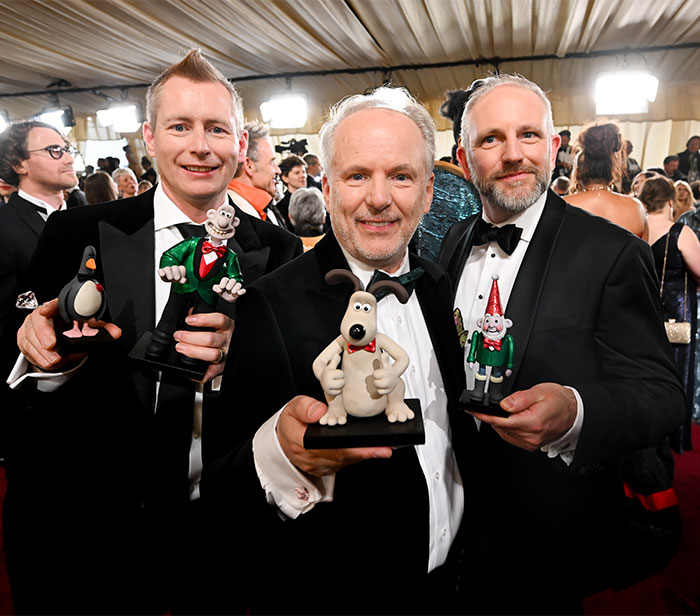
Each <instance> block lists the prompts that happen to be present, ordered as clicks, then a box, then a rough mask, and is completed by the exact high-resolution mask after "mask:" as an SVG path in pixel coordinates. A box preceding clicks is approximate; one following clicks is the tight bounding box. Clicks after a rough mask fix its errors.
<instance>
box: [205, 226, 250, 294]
mask: <svg viewBox="0 0 700 616" xmlns="http://www.w3.org/2000/svg"><path fill="white" fill-rule="evenodd" d="M236 220H237V219H236ZM211 289H212V291H214V293H216V294H218V295H220V296H221V299H223V300H224V301H226V302H235V301H236V300H237V299H238V298H239V297H240V296H241V295H243V294H244V293H245V289H244V288H243V285H241V283H240V282H238V281H237V280H236V279H235V278H222V279H221V281H220V282H219V284H215V285H214V286H213V287H212V288H211Z"/></svg>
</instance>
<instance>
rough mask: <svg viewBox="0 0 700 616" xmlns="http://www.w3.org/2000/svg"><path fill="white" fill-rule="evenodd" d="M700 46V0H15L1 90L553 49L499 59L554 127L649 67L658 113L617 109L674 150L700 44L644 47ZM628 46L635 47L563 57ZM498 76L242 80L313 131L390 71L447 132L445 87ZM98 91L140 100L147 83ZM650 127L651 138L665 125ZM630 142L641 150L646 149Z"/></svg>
mask: <svg viewBox="0 0 700 616" xmlns="http://www.w3.org/2000/svg"><path fill="white" fill-rule="evenodd" d="M698 42H700V1H699V0H90V1H88V0H5V1H0V46H1V47H0V49H1V52H2V53H0V58H2V59H1V60H0V95H3V94H10V93H18V92H26V91H35V90H44V89H46V87H47V86H48V84H50V83H52V82H54V81H56V80H57V79H65V80H67V81H68V82H70V83H71V84H72V85H73V86H75V87H81V88H97V87H98V86H129V85H132V86H133V85H134V84H147V83H150V82H151V81H152V80H153V79H154V77H155V76H156V75H157V74H158V73H159V72H160V71H161V70H162V69H163V68H164V67H165V66H168V65H169V64H171V63H173V62H175V61H177V59H178V58H180V57H181V56H182V55H183V54H184V52H186V50H187V49H189V48H190V47H192V46H198V47H201V48H202V50H203V51H204V52H205V54H206V55H207V56H208V57H209V58H210V59H211V60H212V61H213V62H214V63H215V65H216V66H217V67H218V68H220V69H221V70H222V72H223V73H224V74H225V75H226V76H227V77H246V76H251V75H275V74H281V73H290V72H305V71H315V70H333V69H356V68H362V67H389V66H398V65H403V64H410V65H416V64H425V63H442V62H454V61H460V60H476V59H479V58H481V59H483V58H494V57H500V58H517V57H525V56H534V55H545V54H556V55H557V56H558V58H557V59H547V60H537V61H535V60H531V61H510V62H501V63H500V64H499V68H500V70H502V71H516V72H520V73H522V74H523V75H525V76H526V77H528V78H530V79H533V80H534V81H536V82H537V83H539V84H540V85H541V86H542V87H543V88H544V89H545V90H547V91H549V93H550V97H551V100H552V106H553V110H554V120H555V124H557V125H558V126H579V125H581V124H583V123H584V122H585V121H587V120H588V119H590V118H592V117H594V106H593V98H592V96H593V95H592V92H593V83H594V81H595V77H596V75H597V74H598V73H599V72H600V71H603V70H609V69H614V68H624V67H629V68H649V69H651V70H652V71H653V72H654V73H655V74H656V75H657V77H658V78H659V80H660V85H659V94H658V97H657V100H656V102H654V103H652V104H651V105H650V109H649V113H648V114H646V115H644V116H637V117H626V118H622V119H623V120H624V121H626V122H634V123H637V124H638V125H640V126H641V124H640V123H642V124H643V125H644V126H646V127H649V126H654V127H656V126H661V125H662V124H659V123H665V122H669V121H670V122H671V128H670V133H669V137H668V138H669V146H670V147H671V149H675V151H677V149H678V145H679V142H681V141H682V142H683V143H684V142H685V139H684V138H683V137H684V135H682V132H683V131H684V130H685V128H686V126H685V125H682V124H678V122H693V121H695V120H697V119H700V49H698V48H685V49H684V48H676V49H670V50H666V51H654V52H644V53H641V52H639V51H634V50H636V49H639V48H640V47H654V46H674V45H676V46H678V45H684V44H692V43H698ZM622 48H627V49H629V50H631V51H629V52H628V53H626V54H619V55H616V56H609V57H597V58H566V59H563V56H564V55H566V54H569V53H589V52H600V51H604V50H611V49H622ZM491 70H493V66H492V65H490V64H479V65H469V66H455V67H444V68H430V69H421V70H395V71H393V72H391V73H390V74H385V73H384V72H382V71H378V72H372V73H362V74H336V75H327V76H313V77H312V76H306V77H295V78H294V79H292V80H291V83H289V82H288V80H286V79H284V78H281V77H280V78H272V79H263V80H256V81H240V82H239V84H238V87H239V90H240V92H241V94H242V96H243V99H244V102H245V105H246V112H247V115H248V117H249V118H251V119H253V118H256V117H257V116H258V107H259V104H260V103H261V102H262V101H263V100H265V99H266V98H268V97H269V96H270V95H271V94H274V93H281V92H284V91H285V90H287V89H288V88H289V87H291V89H292V90H294V91H302V92H306V93H307V95H308V98H309V102H310V116H309V121H308V123H307V125H306V126H305V127H304V128H303V129H301V130H300V131H299V132H300V133H301V134H315V133H316V132H317V130H318V128H319V126H320V124H321V122H322V119H323V115H324V113H325V112H326V110H327V109H328V107H329V106H330V105H331V104H333V103H335V102H337V101H338V100H339V99H340V98H342V97H344V96H347V95H349V94H355V93H358V92H364V91H365V90H366V89H368V88H372V87H375V86H377V85H379V84H381V83H382V82H383V81H384V79H385V78H387V77H388V78H389V79H390V80H391V82H392V83H394V84H398V85H404V86H406V87H408V88H409V89H410V90H411V92H413V93H414V94H415V95H416V96H417V97H418V98H419V99H420V100H421V101H422V102H423V103H425V104H426V105H427V106H428V108H429V109H430V111H431V113H432V114H433V116H434V117H435V118H436V121H437V123H438V127H439V128H440V129H441V130H447V129H448V128H449V123H448V122H447V121H445V120H444V119H442V118H440V117H439V114H438V112H437V110H438V108H439V106H440V103H441V102H442V101H443V99H444V93H445V92H446V91H447V90H450V89H456V88H462V87H466V86H468V84H469V83H471V81H473V80H474V79H476V78H479V77H483V76H484V75H486V74H488V73H489V71H491ZM101 92H102V94H103V95H107V96H109V97H111V98H113V99H116V100H121V99H122V98H128V99H135V100H140V101H142V100H143V95H144V92H145V89H144V88H136V87H131V88H129V89H128V90H124V91H123V92H122V91H120V90H113V89H103V90H101ZM59 99H60V102H61V104H66V105H71V106H72V107H73V110H74V113H75V115H76V116H77V117H78V118H81V119H82V118H85V117H87V116H92V115H94V113H95V110H96V109H98V108H101V107H104V106H105V105H106V104H107V100H106V99H105V98H104V96H100V95H99V94H94V93H90V92H81V93H64V94H60V96H59ZM53 102H54V101H53V99H52V97H50V96H48V95H42V96H21V97H12V98H3V97H1V96H0V110H2V109H6V110H7V111H8V112H9V114H10V117H11V118H12V119H18V118H26V117H29V116H31V115H33V114H35V113H37V112H38V111H40V110H41V109H42V108H44V107H47V106H49V105H51V104H52V103H53ZM81 122H82V120H81V121H80V122H79V123H78V126H77V127H76V129H75V132H76V134H77V135H78V137H77V138H78V139H85V138H87V135H88V132H89V131H88V129H87V124H83V123H81ZM681 127H682V128H681ZM635 130H636V129H635ZM639 130H641V131H642V132H641V133H640V137H639V138H638V140H640V141H644V140H648V139H649V134H651V133H653V132H654V131H655V130H657V129H649V130H647V129H646V128H645V129H641V128H640V129H639ZM83 131H84V132H83ZM678 135H680V136H678ZM98 136H99V131H98ZM132 137H133V136H132ZM100 138H102V137H100ZM633 141H635V140H634V139H633ZM635 147H636V148H637V153H638V154H639V150H641V149H642V148H643V147H644V146H643V145H642V143H641V142H640V143H636V142H635ZM681 149H682V148H681Z"/></svg>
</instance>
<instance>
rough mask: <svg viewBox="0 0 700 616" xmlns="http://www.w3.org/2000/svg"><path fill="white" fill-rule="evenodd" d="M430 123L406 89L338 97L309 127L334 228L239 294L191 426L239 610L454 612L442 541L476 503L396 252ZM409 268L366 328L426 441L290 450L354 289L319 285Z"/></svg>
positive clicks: (461, 426)
mask: <svg viewBox="0 0 700 616" xmlns="http://www.w3.org/2000/svg"><path fill="white" fill-rule="evenodd" d="M434 131H435V127H434V123H433V121H432V119H431V118H430V116H429V115H428V113H427V111H426V110H425V109H424V108H423V107H422V106H421V105H419V104H418V103H417V102H416V101H414V100H413V99H412V98H411V97H410V96H409V95H408V93H407V92H405V91H404V90H400V89H399V90H393V89H390V88H380V89H379V90H377V91H375V92H374V93H373V94H371V95H357V96H353V97H350V98H349V99H346V100H344V101H343V102H342V103H340V104H339V105H338V106H337V107H336V108H335V109H334V110H332V112H331V118H330V119H329V121H328V122H327V123H326V124H325V125H324V127H323V129H322V131H321V142H322V144H323V145H322V148H321V150H322V158H323V162H324V168H325V170H326V173H327V175H326V176H325V177H324V179H323V191H324V197H325V201H326V206H327V208H328V211H329V212H330V216H331V218H332V219H333V229H334V233H335V234H334V233H328V234H326V236H325V237H324V238H323V239H322V240H321V241H320V242H319V243H318V244H316V246H315V247H314V248H313V250H310V251H308V252H307V253H305V254H304V255H303V256H302V257H300V258H299V259H296V260H295V261H294V262H293V263H290V264H288V265H287V266H285V267H282V268H280V269H279V270H278V271H277V272H275V273H274V274H273V275H271V276H268V277H266V278H265V279H264V280H261V281H259V283H257V284H255V285H253V286H252V287H249V288H248V292H247V294H246V295H244V296H243V297H242V298H240V300H239V302H238V305H237V309H238V313H237V325H236V329H235V331H234V337H233V339H232V342H231V355H230V357H229V360H228V361H227V369H226V375H225V382H224V389H223V392H222V397H223V398H224V399H225V400H226V404H225V405H222V406H221V407H220V408H219V409H218V416H217V417H216V418H214V417H210V416H208V417H207V421H208V422H209V423H208V426H209V427H210V428H213V429H209V430H208V431H207V433H206V436H205V443H204V452H205V473H204V477H203V493H204V494H205V496H207V497H211V498H212V500H213V501H214V503H215V505H216V510H217V512H218V513H219V515H220V516H221V525H220V529H221V534H220V535H218V536H219V539H220V540H221V541H223V538H224V537H226V536H227V535H228V537H227V538H228V539H229V540H230V541H231V543H223V546H225V547H224V548H223V549H222V550H221V551H222V554H225V555H227V561H228V564H232V563H233V564H236V563H238V564H239V566H240V567H241V568H242V569H244V570H243V571H241V572H239V575H242V576H243V579H244V580H245V583H244V584H245V590H246V591H247V594H248V600H249V601H250V608H251V610H252V611H253V612H254V613H255V612H258V611H259V612H261V613H318V612H323V613H334V612H338V611H343V612H345V613H385V612H395V613H402V612H403V613H414V612H415V613H443V610H446V609H455V607H454V605H453V603H452V602H453V600H454V592H455V587H456V582H455V580H454V578H453V575H452V573H453V570H452V568H451V565H453V564H454V563H453V561H452V559H453V558H454V557H458V556H459V554H458V553H457V552H458V550H457V549H455V544H456V543H457V542H456V541H455V539H456V537H457V535H458V529H459V527H460V522H461V520H462V517H463V514H464V516H465V517H466V515H467V513H466V512H469V511H470V510H471V509H472V507H473V506H474V504H475V500H474V498H473V497H472V494H471V493H470V492H469V490H471V489H472V482H471V479H470V473H471V469H472V467H471V465H470V464H469V463H468V462H466V459H465V457H463V456H466V455H469V453H470V451H472V450H473V446H472V445H473V441H474V439H475V437H476V431H475V426H474V425H473V422H471V418H469V417H468V416H467V415H465V414H464V413H458V412H457V411H456V408H455V403H456V401H457V398H458V388H459V385H460V381H461V365H460V354H459V345H458V344H457V341H456V337H455V336H454V329H453V328H454V323H453V319H452V316H451V306H450V295H449V288H448V284H447V279H446V276H445V275H444V273H443V272H442V271H441V270H440V269H439V268H437V267H436V266H435V264H433V263H430V262H427V261H425V260H422V259H420V258H418V257H415V256H413V255H409V254H408V250H407V246H408V242H409V240H410V239H411V236H412V235H413V233H414V231H415V229H416V227H417V225H418V223H419V221H420V218H421V217H422V215H423V214H424V213H425V212H426V211H427V210H428V208H429V206H430V202H431V199H432V182H433V178H432V167H433V160H434V155H435V132H434ZM418 267H422V268H423V269H424V270H425V271H424V273H423V274H422V275H421V276H420V277H419V278H418V279H417V281H416V282H415V292H414V293H412V294H411V296H410V298H409V300H408V302H407V303H406V304H405V305H402V304H400V303H399V302H398V300H397V299H396V298H395V297H394V296H393V295H392V296H387V297H385V298H384V299H382V300H381V301H380V302H379V303H378V307H377V318H378V331H379V332H382V333H384V334H387V335H389V336H390V337H391V338H393V339H394V340H395V341H396V342H397V343H398V344H399V345H401V346H402V347H403V348H404V349H405V350H406V351H407V352H408V354H409V356H410V365H409V367H408V369H407V370H406V372H405V373H404V375H403V380H404V382H405V384H406V397H407V398H418V399H420V401H421V405H422V412H423V416H424V421H425V426H426V429H425V431H426V443H425V445H421V446H416V447H404V448H398V449H396V450H392V448H390V447H371V448H364V449H335V450H315V451H314V450H305V449H304V447H303V445H302V438H303V434H304V430H305V428H306V426H307V424H310V423H315V422H318V421H319V419H320V418H321V416H322V415H323V414H324V413H325V411H326V408H327V407H326V404H325V403H324V402H321V401H323V400H325V398H324V395H323V392H322V389H321V386H320V384H319V381H318V380H317V379H316V377H315V376H314V374H313V372H312V363H313V361H314V359H315V358H316V356H317V355H318V354H319V353H320V352H321V351H322V350H323V349H324V348H325V347H326V346H327V345H328V343H329V342H330V341H331V340H333V339H335V338H336V337H337V336H338V331H339V327H340V321H341V318H342V316H343V314H344V312H345V310H346V307H347V303H348V299H349V297H350V294H351V291H352V288H351V287H350V288H348V286H347V285H331V284H329V283H327V282H326V281H325V275H326V274H327V273H328V272H329V271H330V270H333V269H336V268H341V269H350V270H351V271H352V272H353V273H354V274H355V275H356V276H357V277H358V278H359V279H360V280H361V281H362V284H363V285H365V286H366V285H367V283H368V282H369V281H370V278H371V277H372V276H373V274H374V273H375V271H376V270H382V271H384V272H386V273H388V274H390V275H392V276H400V275H403V274H406V273H408V272H409V270H410V269H411V268H413V270H415V268H418ZM413 270H412V271H413ZM413 273H415V271H414V272H413ZM358 352H360V353H363V352H365V351H363V350H360V351H358ZM261 366H263V367H264V369H261ZM280 409H283V410H281V412H279V413H278V411H279V410H280ZM465 420H469V421H468V422H465ZM453 443H454V449H453ZM458 460H459V466H458V465H457V461H458ZM463 480H464V484H463ZM463 485H467V486H469V489H468V490H465V489H463ZM465 492H467V493H468V495H467V494H465ZM451 548H452V550H451ZM233 550H235V551H236V559H231V558H228V555H230V554H231V553H232V551H233ZM319 567H321V568H322V569H324V570H323V571H322V570H321V569H319Z"/></svg>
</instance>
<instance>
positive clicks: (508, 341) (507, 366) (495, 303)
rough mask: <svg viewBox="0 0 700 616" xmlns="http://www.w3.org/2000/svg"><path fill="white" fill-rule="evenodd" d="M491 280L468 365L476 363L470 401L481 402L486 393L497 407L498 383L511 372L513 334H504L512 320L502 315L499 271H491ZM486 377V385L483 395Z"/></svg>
mask: <svg viewBox="0 0 700 616" xmlns="http://www.w3.org/2000/svg"><path fill="white" fill-rule="evenodd" d="M492 279H493V282H492V283H491V292H490V293H489V299H488V304H487V306H486V312H485V313H484V316H483V318H480V319H478V320H477V322H476V326H477V327H478V328H479V329H478V330H476V331H474V332H473V333H472V338H471V345H470V347H469V354H468V356H467V364H468V365H469V368H470V369H472V368H473V367H474V363H475V362H476V363H477V364H478V365H479V369H478V371H477V373H476V374H475V375H474V378H475V383H474V389H473V390H472V392H471V395H470V397H469V402H476V403H483V402H484V398H485V395H488V404H489V405H491V406H498V405H499V403H500V402H501V400H502V399H503V394H502V393H501V385H502V383H503V378H504V375H505V376H506V377H508V376H510V375H511V374H512V371H513V336H511V335H510V334H508V333H507V331H508V329H510V328H511V327H513V322H512V321H511V320H510V319H506V318H505V317H504V316H503V308H502V307H501V296H500V294H499V292H498V274H494V275H493V277H492ZM487 367H491V375H490V376H487V374H486V368H487ZM487 379H488V380H489V387H488V393H487V394H485V393H484V390H485V388H486V381H487Z"/></svg>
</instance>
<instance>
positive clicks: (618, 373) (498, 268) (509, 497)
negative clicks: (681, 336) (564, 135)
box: [440, 75, 684, 614]
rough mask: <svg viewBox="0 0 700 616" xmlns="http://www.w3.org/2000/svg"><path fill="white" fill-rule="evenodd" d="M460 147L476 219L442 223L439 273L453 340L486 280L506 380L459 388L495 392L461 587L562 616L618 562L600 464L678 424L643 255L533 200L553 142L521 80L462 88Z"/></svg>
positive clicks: (554, 204)
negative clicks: (474, 547)
mask: <svg viewBox="0 0 700 616" xmlns="http://www.w3.org/2000/svg"><path fill="white" fill-rule="evenodd" d="M461 139H462V141H461V146H460V147H459V149H458V152H457V157H458V159H459V162H460V165H461V166H462V168H463V169H464V172H465V175H466V177H467V178H468V179H470V180H471V181H472V182H473V183H474V185H475V186H476V187H477V189H478V191H479V193H480V196H481V202H482V204H483V211H482V212H481V213H480V214H476V215H475V216H472V217H470V218H468V219H467V220H464V221H461V222H458V223H457V224H455V225H454V226H453V227H452V229H451V230H450V231H449V232H448V234H447V236H446V237H445V241H444V243H443V247H442V251H441V255H440V263H441V265H443V266H444V267H445V269H446V270H447V271H448V274H449V275H450V277H451V279H452V283H453V289H454V290H455V291H454V292H455V297H454V305H455V308H459V310H460V313H461V315H462V317H463V323H464V327H463V328H462V329H463V330H466V331H468V332H469V331H473V330H474V328H475V325H476V321H477V319H480V318H482V317H484V314H485V310H486V309H487V308H490V305H487V302H488V299H489V295H490V289H491V286H492V281H493V280H494V279H496V278H497V279H498V286H499V287H500V299H501V303H502V306H503V309H504V314H502V315H500V316H501V317H505V320H506V321H507V320H510V321H512V326H511V327H509V328H508V334H510V335H512V337H513V348H514V352H513V360H512V373H511V374H509V372H510V371H509V370H508V371H505V376H502V375H500V374H498V373H496V376H493V375H492V376H491V377H490V383H488V385H487V383H485V381H486V380H487V379H489V377H488V376H487V375H485V374H483V373H482V374H478V373H477V374H475V375H472V374H471V371H470V370H469V369H467V370H466V373H467V379H466V380H467V383H468V389H471V388H472V387H473V382H474V381H476V383H477V385H478V387H477V389H478V388H481V390H483V389H484V387H485V386H486V388H487V391H488V389H489V388H491V387H495V388H497V389H501V390H502V394H503V395H504V398H503V400H502V401H501V403H500V406H501V409H502V410H503V411H505V415H506V416H505V417H496V416H493V415H487V414H481V413H473V415H474V417H475V418H476V419H478V420H479V421H480V422H481V423H480V442H481V447H482V451H481V453H482V456H483V457H482V460H481V464H480V468H481V469H482V472H483V475H484V478H485V480H486V481H485V483H486V485H487V486H488V489H489V493H488V494H487V498H486V499H485V503H487V505H486V506H487V509H488V510H487V511H486V512H485V513H486V515H485V516H484V528H483V529H481V530H482V531H486V532H482V536H484V535H485V536H486V537H487V540H486V541H487V543H486V548H487V549H486V551H485V554H484V555H483V557H482V561H481V562H482V564H483V569H482V570H483V572H484V574H485V575H484V582H483V584H477V585H475V586H477V587H478V588H480V589H482V590H483V591H484V597H483V598H482V599H483V602H484V603H483V610H484V611H485V612H494V613H521V614H523V613H549V612H552V613H554V612H557V613H576V612H579V611H580V609H581V600H582V598H583V597H584V596H585V595H586V594H589V593H591V592H595V591H597V590H599V589H602V588H604V587H605V586H607V585H609V584H610V583H611V582H613V581H615V576H616V574H618V573H619V572H620V571H619V569H620V568H623V567H624V566H625V565H626V564H627V563H628V562H629V556H630V554H629V552H628V551H625V550H626V549H627V548H629V546H624V547H623V546H622V540H623V539H624V538H623V537H622V536H621V532H620V527H618V526H616V524H617V523H619V521H620V519H621V517H620V514H619V511H620V509H619V506H620V503H621V501H622V500H623V496H622V495H623V494H624V491H623V486H622V483H621V480H620V478H619V476H618V475H617V473H616V472H615V460H616V459H619V458H620V456H623V455H625V454H627V453H629V452H632V451H635V450H639V449H642V448H645V447H650V446H652V445H655V444H656V443H658V442H659V441H660V439H662V438H663V437H664V436H665V435H667V434H668V433H670V432H671V431H672V430H673V429H674V428H676V427H677V426H678V425H679V423H680V422H681V421H682V418H683V404H684V403H683V394H682V388H681V385H680V382H679V380H678V376H677V374H676V371H675V368H674V365H673V360H672V357H671V352H670V346H669V344H668V341H667V339H666V336H665V333H664V328H663V326H662V320H663V319H662V316H661V306H660V301H659V292H658V287H657V282H656V275H655V272H654V262H653V259H652V256H651V252H650V250H649V247H648V246H647V244H645V243H644V242H642V241H641V240H639V239H638V238H636V237H634V236H633V235H632V234H630V233H627V232H626V231H624V230H623V229H621V228H619V227H617V226H615V225H612V224H609V223H608V222H606V221H603V220H602V219H600V218H597V217H594V216H590V215H589V214H587V213H585V212H583V211H582V210H580V209H578V208H575V207H571V206H569V205H567V204H566V203H565V202H564V201H563V200H562V199H560V198H559V197H558V196H557V195H555V194H554V193H553V192H551V191H548V190H547V185H548V183H549V178H550V174H551V172H552V168H553V165H554V161H555V157H556V153H557V149H558V147H559V145H560V136H559V135H557V134H555V133H554V128H553V122H552V112H551V107H550V104H549V101H548V100H547V98H546V96H545V94H544V93H543V92H542V90H541V89H540V88H539V86H537V85H536V84H534V83H532V82H530V81H528V80H527V79H525V78H523V77H520V76H514V75H499V76H495V77H489V78H487V79H484V80H479V81H478V82H475V83H474V84H472V87H471V88H470V98H469V100H468V102H467V104H466V107H465V110H464V115H463V118H462V134H461ZM489 304H490V302H489ZM496 337H497V336H494V338H496ZM487 342H488V341H485V342H484V347H485V348H486V344H487ZM468 346H469V344H468V341H467V349H465V350H468ZM467 359H468V358H467ZM622 517H624V516H622ZM487 524H488V526H487ZM623 556H626V557H627V559H628V560H625V561H624V562H623V560H622V557H623ZM618 579H619V578H618ZM505 587H507V588H508V592H507V593H504V592H502V589H503V588H505Z"/></svg>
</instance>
